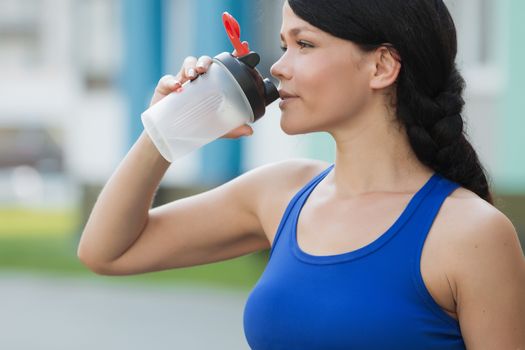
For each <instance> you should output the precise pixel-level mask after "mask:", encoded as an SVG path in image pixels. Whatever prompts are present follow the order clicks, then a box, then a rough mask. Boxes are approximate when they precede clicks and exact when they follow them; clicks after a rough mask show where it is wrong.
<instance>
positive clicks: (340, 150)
mask: <svg viewBox="0 0 525 350" xmlns="http://www.w3.org/2000/svg"><path fill="white" fill-rule="evenodd" d="M355 120H356V122H354V125H352V126H350V127H346V128H339V129H337V131H336V132H331V134H332V136H333V137H334V139H335V142H336V147H337V153H336V159H335V167H334V169H333V171H332V172H331V173H330V174H329V177H327V182H328V184H330V185H331V187H332V188H333V190H334V194H335V195H336V196H337V197H340V198H353V197H358V196H361V195H364V194H368V193H373V192H410V193H413V192H416V191H417V190H418V189H419V188H421V187H422V186H423V185H424V183H425V182H426V181H427V180H428V179H429V177H430V176H431V175H432V174H433V173H434V171H433V170H432V169H430V168H429V167H426V166H425V165H423V164H422V163H421V162H420V161H419V160H418V159H417V157H416V155H415V153H414V152H413V150H412V147H411V146H410V143H409V141H408V135H407V134H406V131H405V129H404V128H402V127H400V126H399V124H397V123H396V122H395V117H393V116H392V115H388V114H386V113H384V111H383V113H377V111H376V113H371V114H368V115H366V116H361V117H360V118H357V119H355Z"/></svg>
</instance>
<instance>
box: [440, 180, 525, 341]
mask: <svg viewBox="0 0 525 350" xmlns="http://www.w3.org/2000/svg"><path fill="white" fill-rule="evenodd" d="M441 209H442V210H443V212H442V213H440V215H441V214H443V217H442V219H441V221H440V222H441V225H442V226H441V227H446V228H447V229H448V230H441V229H439V233H443V236H444V237H446V238H447V239H446V240H444V242H446V247H447V253H446V256H447V261H446V263H445V264H446V266H447V272H450V277H451V280H452V284H453V285H454V287H455V290H456V303H457V314H458V318H459V321H460V324H461V330H462V334H463V337H464V339H465V344H466V345H467V347H468V348H471V347H472V348H478V347H479V348H485V347H490V348H502V349H503V348H505V349H517V348H520V346H523V345H525V333H523V329H524V327H525V299H523V295H524V293H525V259H524V256H523V250H522V247H521V244H520V242H519V238H518V234H517V232H516V229H515V227H514V225H513V224H512V222H511V220H509V218H508V217H507V216H506V215H505V214H504V213H502V212H501V211H500V210H498V209H497V208H496V207H494V206H493V205H491V204H490V203H488V202H486V201H484V200H483V199H481V198H479V197H478V196H477V195H476V194H474V193H472V192H470V191H468V190H466V189H464V188H460V189H458V190H456V191H455V192H454V193H452V194H451V195H450V196H449V197H448V198H447V199H446V200H445V202H444V203H443V206H442V208H441ZM438 217H439V216H438ZM447 231H448V232H447ZM486 329H492V330H495V331H494V332H486Z"/></svg>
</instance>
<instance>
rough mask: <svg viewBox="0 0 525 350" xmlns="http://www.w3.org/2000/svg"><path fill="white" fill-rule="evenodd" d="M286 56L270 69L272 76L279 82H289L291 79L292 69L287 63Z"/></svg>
mask: <svg viewBox="0 0 525 350" xmlns="http://www.w3.org/2000/svg"><path fill="white" fill-rule="evenodd" d="M285 56H286V53H285V54H284V55H282V56H281V58H279V59H278V60H277V61H276V62H275V63H274V64H273V65H272V67H271V68H270V74H271V75H272V76H273V77H275V78H277V79H279V81H283V80H289V79H290V78H291V68H290V66H289V64H287V62H285Z"/></svg>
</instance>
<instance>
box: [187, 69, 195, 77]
mask: <svg viewBox="0 0 525 350" xmlns="http://www.w3.org/2000/svg"><path fill="white" fill-rule="evenodd" d="M196 74H197V73H196V72H195V69H193V68H190V69H188V77H190V78H195V76H196Z"/></svg>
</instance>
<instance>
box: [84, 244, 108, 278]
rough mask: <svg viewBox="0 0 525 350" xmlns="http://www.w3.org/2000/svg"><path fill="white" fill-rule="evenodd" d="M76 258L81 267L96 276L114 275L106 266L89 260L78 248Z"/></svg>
mask: <svg viewBox="0 0 525 350" xmlns="http://www.w3.org/2000/svg"><path fill="white" fill-rule="evenodd" d="M77 258H78V260H79V261H80V262H81V263H82V265H84V266H85V267H86V268H87V269H88V270H90V271H91V272H94V273H95V274H97V275H100V276H114V275H115V274H114V273H112V271H111V269H110V268H109V265H108V264H101V263H100V262H98V261H95V260H94V259H92V258H89V256H88V255H87V254H86V253H85V252H84V251H83V250H82V249H80V246H79V248H78V250H77Z"/></svg>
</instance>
